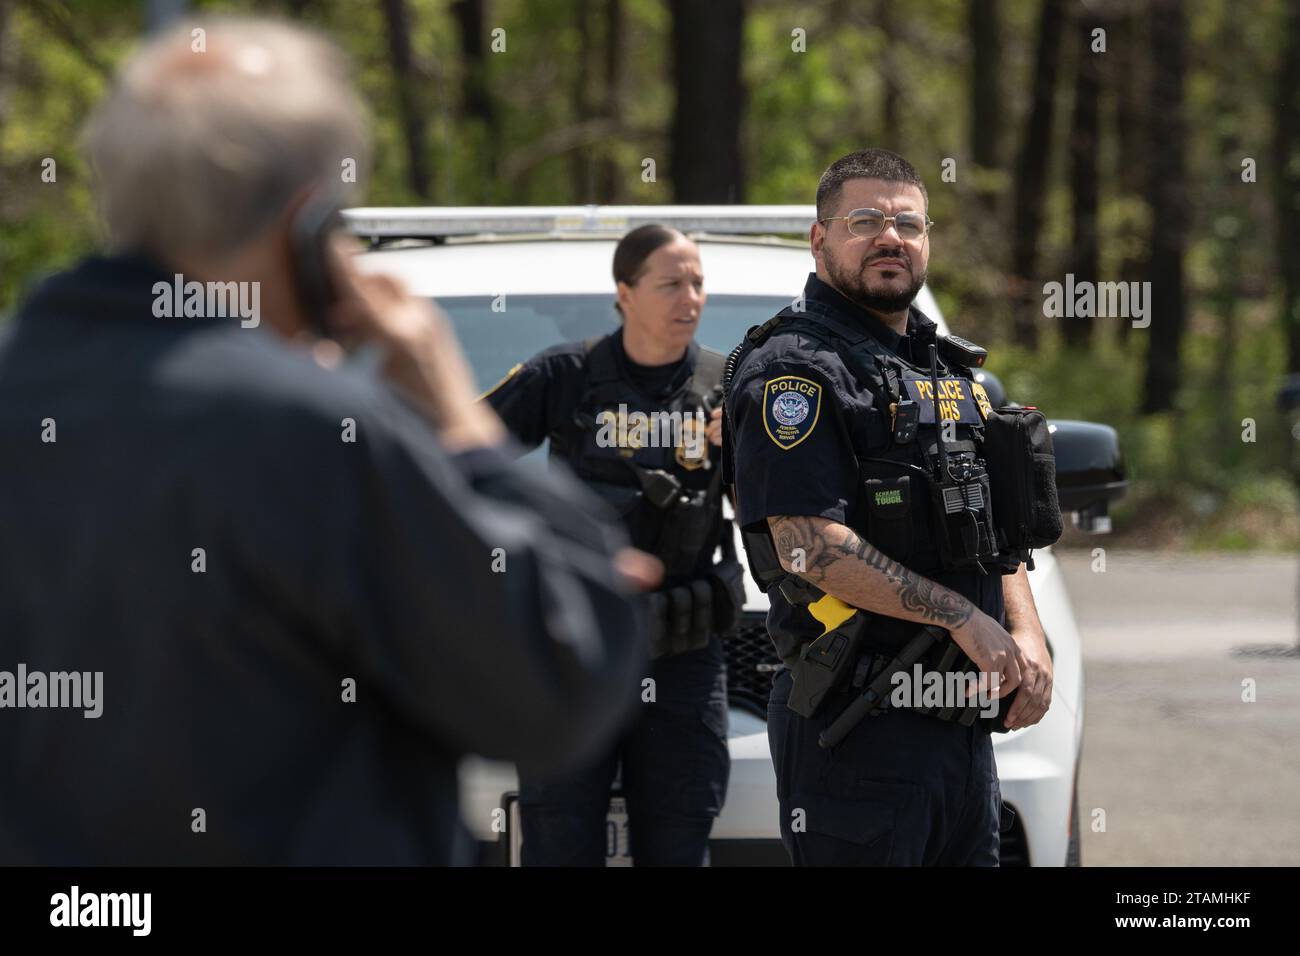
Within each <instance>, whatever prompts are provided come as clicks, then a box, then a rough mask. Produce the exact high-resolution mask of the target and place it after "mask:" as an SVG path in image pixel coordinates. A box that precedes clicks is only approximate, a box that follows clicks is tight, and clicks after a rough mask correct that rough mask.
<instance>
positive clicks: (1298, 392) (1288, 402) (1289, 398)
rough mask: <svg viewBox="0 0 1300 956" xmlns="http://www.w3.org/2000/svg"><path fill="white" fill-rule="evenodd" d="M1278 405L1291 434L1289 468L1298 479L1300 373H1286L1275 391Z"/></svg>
mask: <svg viewBox="0 0 1300 956" xmlns="http://www.w3.org/2000/svg"><path fill="white" fill-rule="evenodd" d="M1277 404H1278V407H1279V408H1281V409H1282V411H1283V412H1284V413H1285V415H1286V424H1287V430H1288V431H1289V432H1290V434H1291V439H1292V441H1291V456H1290V459H1291V470H1292V472H1293V473H1294V474H1295V476H1296V479H1297V480H1300V374H1294V375H1288V376H1287V377H1286V380H1285V381H1284V382H1283V383H1282V388H1281V390H1280V391H1279V392H1278V393H1277Z"/></svg>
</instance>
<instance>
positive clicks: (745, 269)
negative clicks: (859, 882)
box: [345, 206, 1124, 866]
mask: <svg viewBox="0 0 1300 956" xmlns="http://www.w3.org/2000/svg"><path fill="white" fill-rule="evenodd" d="M814 216H815V212H814V208H813V207H812V206H779V207H772V206H767V207H762V206H748V207H746V206H722V207H671V206H655V207H560V208H533V207H525V208H514V209H510V208H501V209H486V208H483V209H472V208H466V209H355V210H349V211H347V213H345V218H346V220H347V222H348V226H349V228H350V229H351V230H352V231H353V232H354V233H356V234H357V235H358V236H361V237H362V238H365V239H369V240H370V241H371V243H372V248H371V250H370V251H369V252H367V253H366V254H365V255H363V256H362V265H363V268H365V269H368V270H374V271H383V272H388V273H391V274H394V275H396V276H398V277H399V278H401V279H402V280H403V281H404V282H405V283H406V284H407V286H408V287H409V288H410V289H412V290H413V291H414V292H416V293H418V294H420V295H424V296H428V297H430V298H433V299H436V300H437V302H438V304H439V305H440V306H441V307H442V309H443V310H444V311H445V312H446V313H447V314H448V315H449V316H450V317H451V320H452V322H453V323H454V325H455V328H456V333H457V335H458V336H459V337H460V341H461V342H462V343H463V345H464V348H465V352H466V354H467V355H468V357H469V360H470V362H471V363H472V365H473V367H474V371H475V373H476V374H477V376H478V379H479V382H480V384H481V385H482V386H483V387H485V388H486V387H487V386H489V385H491V384H493V383H494V382H496V381H497V380H499V379H500V378H501V377H502V376H504V375H505V374H506V373H507V371H508V370H509V369H510V368H511V367H512V366H513V365H514V364H515V363H516V362H520V361H523V360H525V359H527V358H528V357H530V356H532V355H533V354H535V353H536V352H538V351H540V350H541V349H544V348H546V347H548V346H551V345H554V344H556V343H558V342H563V341H572V340H580V339H586V338H589V337H591V336H594V335H598V334H601V333H604V332H608V331H611V330H613V329H614V328H616V327H617V323H618V319H617V316H616V314H615V312H614V308H613V303H614V280H613V278H612V275H611V264H612V262H613V255H614V246H615V244H616V243H617V240H618V238H619V237H620V236H621V235H622V234H623V233H625V232H626V231H627V230H628V229H631V228H634V227H636V226H638V225H641V224H642V223H645V222H661V223H665V224H668V225H673V226H675V227H677V228H679V229H682V230H683V231H685V232H687V233H688V234H690V235H691V236H692V238H694V239H695V240H696V242H697V243H698V244H699V248H700V256H701V258H702V260H703V266H704V281H705V289H706V290H707V292H708V296H709V298H708V302H707V303H706V305H705V308H704V313H703V317H702V320H701V323H700V328H699V333H698V340H699V341H700V342H701V344H703V345H706V346H708V347H710V348H713V349H715V350H717V351H719V352H723V353H724V354H725V353H728V352H730V351H731V349H732V348H733V347H734V346H735V345H736V344H737V343H738V342H739V341H740V339H741V337H742V336H743V335H744V333H745V332H746V330H748V329H749V328H750V327H751V326H753V325H756V324H759V323H762V322H764V321H766V320H767V319H769V318H771V317H772V316H773V315H775V314H776V313H777V312H778V311H780V310H781V309H782V308H784V307H785V306H786V305H787V304H788V303H789V302H790V301H791V300H792V299H793V298H794V297H795V296H797V295H798V294H799V293H800V291H801V290H802V289H803V285H804V281H805V279H806V277H807V274H808V272H809V271H811V269H812V268H813V262H812V257H811V255H810V253H809V251H808V245H807V242H806V240H805V241H793V240H788V239H781V238H777V236H778V235H781V234H786V235H789V234H796V235H805V236H806V235H807V232H808V227H809V225H810V224H811V223H812V221H813V218H814ZM916 304H917V306H918V307H919V308H920V309H921V311H923V312H924V313H925V314H926V315H928V316H929V317H930V318H932V319H934V320H935V321H936V322H937V323H938V324H939V328H940V331H941V332H943V333H946V332H947V331H948V329H947V325H946V323H945V321H944V318H943V315H942V314H941V313H940V311H939V308H938V306H937V304H936V302H935V300H934V297H933V296H932V295H931V293H930V291H929V289H923V290H922V291H921V295H920V296H919V297H918V299H917V303H916ZM963 331H965V332H966V333H967V335H968V337H970V338H972V339H975V340H976V341H978V339H979V330H978V329H977V328H968V329H965V330H963ZM993 360H994V361H993V364H994V366H996V353H995V354H994V355H993ZM986 384H987V387H988V388H989V390H990V393H991V394H993V395H994V398H995V403H996V400H997V396H996V393H998V392H1000V391H1001V386H1000V385H999V384H998V383H997V381H996V379H995V378H993V377H992V376H988V381H987V383H986ZM1053 429H1054V435H1055V441H1056V445H1057V460H1058V485H1059V486H1060V490H1061V495H1062V507H1063V508H1068V509H1070V510H1072V511H1074V512H1076V518H1077V517H1078V516H1079V515H1082V517H1083V524H1086V525H1088V526H1089V527H1091V528H1092V529H1093V530H1105V527H1106V517H1105V516H1106V505H1107V503H1108V502H1109V501H1110V500H1113V499H1114V498H1115V497H1118V496H1119V495H1120V494H1122V492H1123V489H1124V484H1123V475H1122V471H1121V470H1120V463H1119V458H1118V445H1117V443H1116V440H1115V433H1114V431H1113V430H1111V429H1109V428H1107V427H1106V426H1101V425H1093V424H1089V423H1082V422H1079V423H1074V422H1061V421H1054V422H1053ZM530 457H531V456H530ZM535 457H536V458H537V459H538V461H540V458H541V456H540V454H538V453H535ZM737 544H738V546H739V541H738V542H737ZM1034 557H1035V563H1036V567H1035V569H1034V570H1033V572H1031V573H1030V575H1029V581H1030V584H1031V586H1032V588H1033V592H1034V598H1035V600H1036V602H1037V604H1038V611H1039V615H1040V617H1041V618H1042V622H1043V627H1044V629H1045V631H1046V633H1047V637H1048V641H1049V644H1050V648H1051V651H1052V657H1053V666H1054V672H1055V682H1054V689H1053V695H1052V706H1051V708H1050V709H1049V710H1048V712H1047V714H1046V716H1045V717H1044V718H1043V719H1042V721H1040V722H1039V723H1038V724H1036V725H1034V726H1033V727H1030V728H1028V729H1025V730H1021V731H1016V732H1013V733H1006V734H997V735H995V736H994V745H995V753H996V756H997V766H998V775H999V777H1000V779H1001V788H1002V796H1003V800H1004V802H1005V803H1007V804H1008V805H1009V806H1011V808H1012V809H1013V810H1014V811H1015V814H1016V816H1015V821H1014V823H1013V824H1012V826H1011V827H1010V828H1009V829H1008V830H1006V831H1004V832H1003V834H1002V865H1003V866H1021V865H1030V864H1032V865H1037V866H1044V865H1047V866H1052V865H1055V866H1059V865H1065V864H1077V862H1078V819H1077V806H1076V800H1075V793H1076V781H1077V778H1078V769H1079V758H1080V747H1081V741H1082V732H1083V667H1082V662H1081V658H1080V647H1079V631H1078V628H1077V627H1076V625H1075V621H1074V613H1073V611H1072V609H1071V607H1070V600H1069V596H1068V595H1067V594H1066V590H1065V585H1064V581H1063V580H1062V577H1061V571H1060V569H1059V568H1058V566H1057V563H1056V560H1055V559H1054V557H1053V556H1052V553H1051V550H1050V549H1047V550H1043V551H1039V552H1037V553H1036V554H1035V556H1034ZM746 584H747V594H746V603H745V614H744V619H743V621H742V623H741V625H740V628H739V631H738V633H736V634H735V635H733V636H732V637H731V638H730V639H729V640H728V642H727V644H726V647H727V677H728V684H729V696H730V702H731V729H730V740H729V743H730V750H731V760H732V764H731V777H730V783H729V786H728V790H727V799H726V805H725V807H724V809H723V811H722V815H721V816H720V817H719V818H718V819H717V821H716V823H715V824H714V827H713V833H712V838H711V843H710V857H711V862H712V864H713V865H715V866H717V865H726V864H788V863H789V860H788V857H787V856H786V854H785V851H784V849H783V848H782V847H781V844H780V838H779V833H778V829H777V820H778V809H777V799H776V780H775V776H774V773H773V769H772V760H771V755H770V753H769V750H768V741H767V728H766V723H765V714H766V708H767V696H768V690H769V688H770V685H771V680H772V675H773V672H774V671H775V670H776V668H777V666H778V664H779V662H778V660H777V658H776V657H775V654H774V651H773V648H772V643H771V640H770V639H769V637H768V635H767V631H766V627H765V623H764V622H765V617H766V613H767V607H768V602H767V598H766V597H765V596H764V595H763V594H762V592H760V591H758V590H757V588H755V587H754V584H753V582H752V581H751V580H749V579H748V576H746ZM461 787H462V812H463V814H464V818H465V822H466V823H467V825H468V826H469V828H470V829H471V831H472V832H473V834H474V835H475V837H476V839H477V840H478V841H479V847H480V860H481V862H483V863H485V864H497V863H506V864H508V863H514V862H517V860H518V844H519V838H518V830H519V828H518V819H517V806H516V804H515V801H514V793H515V790H516V787H517V778H516V776H515V772H514V768H513V767H512V766H510V765H503V764H498V763H489V762H486V761H482V760H478V759H468V760H466V761H465V762H464V763H463V765H462V768H461ZM616 789H617V784H616ZM615 796H616V797H617V794H615ZM626 826H627V824H626V817H625V815H624V813H623V809H622V805H621V801H620V800H618V799H615V800H613V801H612V803H611V811H610V820H609V851H608V857H609V862H610V864H611V865H620V864H626V863H628V862H629V860H628V857H627V839H626Z"/></svg>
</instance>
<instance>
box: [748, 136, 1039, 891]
mask: <svg viewBox="0 0 1300 956" xmlns="http://www.w3.org/2000/svg"><path fill="white" fill-rule="evenodd" d="M817 215H818V221H817V222H816V224H814V225H813V227H812V230H811V235H810V240H811V245H812V254H813V258H814V260H815V261H816V271H815V272H814V273H813V274H812V275H810V276H809V277H808V282H807V285H805V287H804V291H803V294H802V295H801V296H800V297H799V298H798V299H796V300H795V301H794V302H793V303H792V305H791V306H790V307H789V308H787V309H785V310H783V311H782V313H781V314H779V315H778V316H777V317H775V318H774V319H772V320H770V321H769V322H767V323H765V324H764V325H762V326H758V327H755V328H754V329H751V330H750V333H749V334H748V335H747V336H746V338H745V340H744V341H743V342H742V343H741V345H740V346H738V347H737V350H736V352H735V353H733V355H732V359H731V361H730V362H729V365H730V367H731V369H732V374H731V375H730V378H729V381H728V383H727V398H726V415H725V433H726V438H725V439H724V441H725V443H726V446H727V447H726V450H724V455H728V456H729V460H728V464H729V466H730V468H729V474H728V480H731V481H734V482H735V493H736V499H737V511H738V518H739V522H740V524H741V525H742V529H743V531H744V533H745V537H746V548H747V551H748V557H749V559H750V567H751V571H752V572H753V573H754V576H755V578H756V579H757V580H758V581H759V584H760V586H762V587H763V588H764V590H765V591H767V593H768V595H769V597H770V598H771V610H770V612H769V615H768V631H769V633H770V634H771V636H772V639H773V642H774V644H775V645H776V650H777V653H778V654H779V656H780V657H781V658H782V661H783V662H784V664H785V667H784V668H783V669H782V670H780V671H779V673H778V675H777V677H776V679H775V680H774V683H773V689H772V695H771V699H770V702H769V707H768V735H769V742H770V745H771V748H772V759H773V763H774V765H775V768H776V774H777V785H778V796H779V799H780V805H781V820H780V825H781V834H782V841H783V843H784V844H785V846H786V849H787V850H788V851H789V853H790V855H791V858H792V860H793V862H794V863H795V865H843V864H851V865H959V866H960V865H984V866H996V865H997V864H998V847H999V840H998V833H999V822H1000V817H1001V814H1002V807H1001V795H1000V791H999V787H998V777H997V768H996V766H995V764H994V759H993V747H992V738H991V735H990V731H991V730H1009V729H1016V728H1020V727H1027V726H1029V725H1031V724H1034V723H1037V722H1038V720H1039V719H1041V718H1042V716H1043V714H1044V713H1045V712H1046V710H1047V707H1048V704H1049V703H1050V700H1051V688H1052V665H1051V660H1050V658H1049V657H1048V652H1047V647H1046V641H1045V638H1044V635H1043V630H1042V627H1041V625H1040V623H1039V620H1038V614H1037V611H1036V610H1035V608H1034V602H1033V598H1032V597H1031V595H1030V591H1029V584H1028V580H1027V578H1026V575H1025V568H1024V566H1023V565H1021V564H1017V563H1016V562H1015V561H1007V560H1005V555H1004V554H999V553H998V549H997V548H996V547H995V546H994V542H996V541H997V540H998V535H997V534H996V533H995V532H994V531H993V530H992V518H991V511H990V510H989V509H988V508H987V506H985V505H984V501H985V500H987V499H988V498H989V497H990V496H989V484H988V475H987V474H986V473H984V472H983V471H982V465H983V461H982V459H980V458H979V457H978V455H979V454H980V449H981V447H982V446H981V445H980V444H979V440H980V438H981V436H982V435H983V431H982V430H981V428H980V426H981V425H982V424H983V422H984V420H985V419H986V418H987V417H988V416H989V415H990V414H992V409H991V406H990V405H989V402H988V397H987V395H985V394H984V392H983V390H982V389H981V388H980V387H979V386H978V385H977V384H975V383H974V381H973V380H972V378H971V377H970V366H971V365H978V364H979V363H980V362H982V360H983V358H982V355H983V352H982V350H980V349H979V348H978V347H977V346H972V345H971V344H970V343H966V342H962V341H961V340H951V341H945V340H944V339H943V338H941V337H937V336H936V327H935V324H934V323H933V322H932V321H930V320H929V319H927V318H926V317H925V316H924V315H923V314H922V313H921V312H920V311H919V310H918V309H916V308H915V307H914V306H913V305H912V301H913V299H914V298H915V297H916V295H917V293H918V292H919V291H920V289H921V286H922V285H923V284H924V282H925V277H926V266H927V263H928V260H929V231H930V226H931V225H933V223H931V222H930V220H929V218H928V216H927V194H926V190H925V185H924V184H923V183H922V181H921V177H920V176H919V174H918V173H917V171H916V169H915V168H913V167H912V165H911V164H910V163H908V162H907V161H906V160H905V159H903V158H902V157H901V156H898V155H897V154H895V153H891V152H889V151H887V150H882V149H868V150H863V151H861V152H857V153H853V154H851V155H848V156H845V157H843V158H842V159H840V160H838V161H836V162H835V163H834V164H832V165H831V167H830V168H829V169H827V170H826V172H825V173H824V174H823V175H822V177H821V181H820V182H819V184H818V187H817ZM932 346H935V349H934V350H933V351H932V349H931V347H932ZM939 399H942V401H940V400H939ZM940 464H941V465H942V467H940ZM972 476H975V477H974V478H972ZM976 478H978V479H979V481H977V480H976ZM981 481H982V482H983V483H982V484H980V482H981ZM946 485H951V486H952V488H946ZM953 488H955V489H956V493H955V495H954V494H951V493H950V494H947V495H945V491H947V492H952V490H953ZM954 502H955V504H954ZM945 507H947V512H948V513H947V514H945V511H944V509H945ZM949 522H951V528H952V530H951V531H948V530H944V529H946V528H947V527H948V523H949ZM941 537H942V538H943V540H942V541H941V540H940V538H941ZM999 558H1002V559H1003V561H1002V563H1001V564H1000V563H999ZM927 625H928V626H929V627H927ZM930 652H932V656H928V657H926V658H925V659H926V660H927V661H928V662H929V663H928V666H930V667H932V668H934V667H937V668H938V669H939V670H940V671H943V670H944V669H945V668H947V669H948V670H949V671H953V670H954V668H956V670H961V669H962V667H961V666H958V665H956V664H955V661H957V660H958V659H959V658H960V659H961V660H962V661H964V663H965V664H968V665H970V666H972V667H973V668H974V669H977V670H978V671H979V672H981V673H983V674H984V675H986V677H988V678H990V681H989V683H990V684H992V685H993V687H994V689H993V690H992V691H991V693H989V692H986V698H987V699H989V700H992V702H993V703H994V704H996V705H997V708H996V709H997V714H996V717H993V718H989V719H986V720H982V721H981V720H973V719H972V720H965V719H960V718H959V717H958V716H957V715H960V714H962V713H968V711H965V710H963V706H946V707H935V708H919V707H918V708H909V707H908V706H907V705H906V704H905V703H904V704H900V705H898V706H894V705H893V703H892V701H893V698H890V697H889V696H888V695H889V693H890V692H891V691H892V687H890V686H888V684H889V683H892V681H891V678H892V677H894V676H895V675H897V674H900V673H902V674H906V673H908V672H909V671H908V668H907V667H906V666H904V665H905V663H906V662H907V660H908V659H907V658H906V657H904V658H903V659H902V660H901V661H900V656H899V655H900V653H906V654H910V655H912V657H914V658H916V657H918V655H921V654H922V653H930ZM963 655H964V656H963ZM873 687H874V688H876V689H877V691H879V689H880V688H882V687H884V689H885V690H884V692H885V695H886V704H885V705H884V706H874V707H873V709H871V710H870V711H869V713H870V716H866V717H865V719H861V720H860V721H858V722H857V723H856V724H854V723H853V722H852V721H847V724H848V725H849V726H848V727H847V732H845V731H846V727H845V726H844V724H845V723H846V721H841V722H840V725H839V726H837V725H836V720H837V718H839V717H841V716H842V715H844V714H845V712H846V710H848V711H850V712H852V711H853V707H852V706H851V705H854V704H855V703H856V702H858V701H859V700H860V699H862V698H863V697H864V694H865V692H866V691H867V690H870V689H871V688H873ZM1017 688H1018V690H1017ZM1013 691H1016V694H1015V697H1014V698H1011V699H1008V698H1010V695H1011V693H1012V692H1013ZM945 703H946V704H953V703H954V702H952V701H945ZM858 707H859V709H860V711H861V712H865V709H862V708H861V704H858ZM972 717H973V715H972ZM936 718H939V719H936ZM832 728H835V729H834V730H832Z"/></svg>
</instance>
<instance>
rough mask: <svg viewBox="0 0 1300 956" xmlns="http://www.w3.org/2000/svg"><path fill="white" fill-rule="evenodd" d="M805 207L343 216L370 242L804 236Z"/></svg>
mask: <svg viewBox="0 0 1300 956" xmlns="http://www.w3.org/2000/svg"><path fill="white" fill-rule="evenodd" d="M816 217H817V207H816V206H813V205H807V206H425V207H411V208H399V207H370V208H357V209H345V210H343V219H344V222H345V223H346V224H347V227H348V229H349V230H350V231H351V232H353V233H355V234H356V235H358V236H362V237H365V238H369V239H423V238H429V239H432V238H440V237H444V236H469V235H479V234H482V233H496V234H501V233H551V234H556V235H565V234H573V235H583V234H592V233H595V234H608V235H621V234H623V233H625V232H627V231H628V230H629V229H635V228H636V227H637V226H643V225H645V224H647V223H662V224H663V225H665V226H672V227H673V228H674V229H679V230H681V231H682V232H711V233H721V234H730V235H774V234H781V233H798V234H805V233H807V232H808V228H809V227H810V226H811V225H812V223H813V220H814V219H816Z"/></svg>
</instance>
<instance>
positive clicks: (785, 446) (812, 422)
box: [763, 375, 822, 451]
mask: <svg viewBox="0 0 1300 956" xmlns="http://www.w3.org/2000/svg"><path fill="white" fill-rule="evenodd" d="M821 409H822V387H821V385H819V384H818V383H816V382H814V381H812V379H807V378H800V377H799V376H798V375H782V376H781V377H780V378H774V379H769V380H768V381H767V382H765V383H764V384H763V427H764V428H765V429H767V437H768V438H770V439H772V441H774V442H775V443H776V444H777V446H778V447H780V448H781V449H782V450H784V451H789V450H790V449H791V448H793V447H794V446H795V445H797V444H799V443H800V442H801V441H803V440H804V439H805V438H807V437H808V436H809V435H810V434H811V433H812V430H813V429H814V428H816V427H817V419H818V418H819V417H820V415H821Z"/></svg>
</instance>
